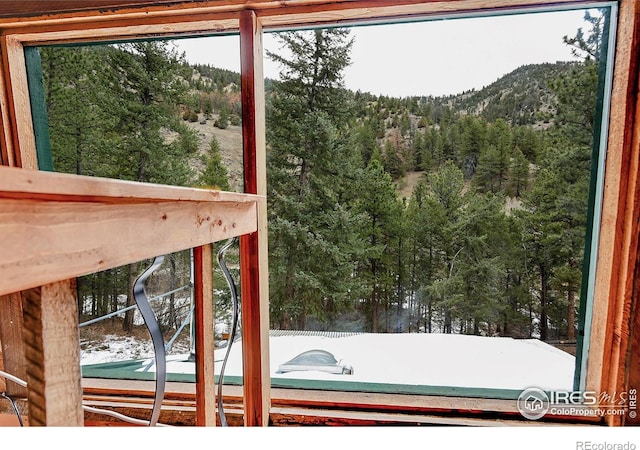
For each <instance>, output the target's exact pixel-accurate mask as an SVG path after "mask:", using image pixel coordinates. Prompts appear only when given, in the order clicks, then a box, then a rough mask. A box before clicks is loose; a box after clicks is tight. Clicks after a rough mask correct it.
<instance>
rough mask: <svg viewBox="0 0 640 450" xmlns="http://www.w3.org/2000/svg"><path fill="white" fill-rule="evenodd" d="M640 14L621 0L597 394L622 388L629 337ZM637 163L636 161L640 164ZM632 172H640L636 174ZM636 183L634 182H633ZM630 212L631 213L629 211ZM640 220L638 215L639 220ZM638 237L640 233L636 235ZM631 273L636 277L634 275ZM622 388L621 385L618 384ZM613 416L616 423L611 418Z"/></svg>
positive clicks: (595, 346)
mask: <svg viewBox="0 0 640 450" xmlns="http://www.w3.org/2000/svg"><path fill="white" fill-rule="evenodd" d="M639 14H640V7H639V5H638V3H637V2H634V1H632V0H623V1H621V2H620V11H619V24H618V30H617V39H618V42H621V43H623V44H622V45H618V46H617V49H616V57H615V66H614V78H613V90H612V94H611V118H610V121H609V141H608V145H607V147H608V149H607V159H606V167H605V179H604V192H603V205H604V206H603V209H602V218H601V229H600V238H599V242H598V261H597V269H596V280H595V292H594V299H593V313H592V319H591V326H590V333H591V335H590V340H589V348H588V356H587V373H586V389H587V390H593V391H596V392H608V393H609V394H611V393H612V392H620V390H619V389H618V390H616V388H615V386H616V385H617V384H618V385H619V377H618V376H619V373H618V365H619V361H620V358H621V357H622V358H624V355H621V351H623V349H622V346H621V343H622V340H624V339H625V337H624V331H623V329H622V323H623V322H624V320H625V319H624V317H623V316H625V315H626V316H627V319H626V320H628V313H626V312H624V311H628V304H629V301H630V299H629V298H628V297H627V298H625V296H627V294H626V293H625V291H626V290H627V289H626V288H625V285H626V284H627V283H628V277H629V276H630V274H629V267H628V260H629V258H632V260H633V259H635V258H633V256H632V254H631V253H632V252H633V251H635V250H632V249H631V247H630V243H631V236H630V235H629V233H630V232H631V233H632V232H633V228H631V229H630V228H629V221H630V220H633V218H632V216H633V214H634V213H633V207H632V205H633V204H634V202H635V201H636V199H635V198H634V194H631V195H630V193H629V189H630V188H631V189H633V188H634V187H633V186H630V184H629V183H630V176H632V172H633V171H634V170H635V171H636V172H637V167H636V169H633V168H632V167H633V165H634V164H633V163H632V161H633V159H634V156H633V155H634V154H635V155H636V156H635V158H637V157H638V156H637V151H634V150H633V145H632V142H633V135H634V130H636V132H637V129H638V119H637V117H635V108H636V99H637V71H638V46H639V35H638V29H639V26H640V25H639V24H640V21H639ZM636 166H637V165H636ZM633 176H637V174H636V175H633ZM633 183H635V182H634V181H631V184H633ZM630 214H631V215H630ZM636 220H637V218H636ZM636 238H637V237H636ZM631 276H632V275H631ZM618 387H621V386H618ZM608 420H613V421H616V420H618V419H617V418H615V417H613V416H611V417H609V419H608Z"/></svg>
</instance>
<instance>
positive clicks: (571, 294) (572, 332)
mask: <svg viewBox="0 0 640 450" xmlns="http://www.w3.org/2000/svg"><path fill="white" fill-rule="evenodd" d="M567 303H568V304H569V305H568V311H567V339H568V340H569V341H573V340H575V338H576V293H575V291H574V290H573V289H569V291H568V292H567Z"/></svg>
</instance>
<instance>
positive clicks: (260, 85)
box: [240, 11, 271, 426]
mask: <svg viewBox="0 0 640 450" xmlns="http://www.w3.org/2000/svg"><path fill="white" fill-rule="evenodd" d="M262 51H263V49H262V28H261V27H260V24H259V23H258V20H257V17H256V15H255V13H254V12H253V11H244V12H243V13H242V15H241V16H240V61H241V71H242V73H241V86H242V89H241V92H242V141H243V160H244V189H245V192H247V193H251V194H260V195H266V189H267V181H266V167H267V166H266V146H265V112H264V105H265V103H264V77H263V70H262V60H263V55H262ZM266 212H267V211H266V203H261V204H259V205H258V224H257V230H256V232H255V233H252V234H250V235H244V236H241V237H240V280H241V289H242V349H243V377H244V378H243V379H244V393H245V400H244V401H245V426H267V425H268V424H269V408H270V386H271V378H270V370H269V291H268V289H269V275H268V270H269V269H268V248H267V214H266Z"/></svg>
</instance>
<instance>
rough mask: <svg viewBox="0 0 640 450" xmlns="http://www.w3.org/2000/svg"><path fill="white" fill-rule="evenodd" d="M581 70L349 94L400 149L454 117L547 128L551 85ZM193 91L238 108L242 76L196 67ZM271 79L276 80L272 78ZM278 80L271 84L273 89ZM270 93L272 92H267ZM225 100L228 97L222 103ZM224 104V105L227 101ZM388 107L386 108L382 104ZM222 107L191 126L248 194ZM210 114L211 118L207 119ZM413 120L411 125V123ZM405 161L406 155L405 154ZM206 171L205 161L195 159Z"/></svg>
mask: <svg viewBox="0 0 640 450" xmlns="http://www.w3.org/2000/svg"><path fill="white" fill-rule="evenodd" d="M575 66H576V63H572V62H557V63H546V64H531V65H525V66H521V67H519V68H517V69H515V70H514V71H512V72H510V73H508V74H506V75H504V76H502V77H500V78H498V79H497V80H496V81H495V82H493V83H491V84H490V85H488V86H485V87H484V88H482V89H480V90H471V91H467V92H463V93H459V94H455V95H449V96H442V97H409V98H403V99H400V98H388V97H376V96H373V95H370V94H368V93H360V92H358V93H353V92H349V96H350V97H351V98H352V99H354V102H356V103H358V102H360V103H363V102H364V103H365V104H367V105H369V106H370V105H377V106H376V107H377V108H378V110H380V111H381V117H382V119H383V121H384V131H383V132H381V133H380V134H379V135H378V143H379V145H380V146H381V147H383V146H384V145H385V143H386V142H392V143H393V145H394V146H395V147H401V146H404V147H407V146H409V145H411V143H412V142H411V140H412V135H413V134H414V133H415V132H416V130H419V129H424V127H425V126H428V124H431V125H432V126H437V124H438V122H439V120H441V119H442V117H443V116H445V115H447V114H451V115H453V116H459V117H462V116H467V115H469V116H478V117H482V118H483V119H484V120H486V121H487V122H494V121H495V120H497V119H499V118H502V119H504V120H505V121H507V122H508V123H510V124H511V125H512V126H518V125H519V126H529V127H531V128H532V129H534V130H539V129H546V128H548V127H549V126H551V124H552V120H553V116H554V114H555V106H554V105H555V98H554V95H553V93H552V91H551V89H550V83H551V82H552V80H554V79H556V78H557V77H559V76H561V75H564V74H568V73H570V71H571V70H572V69H573V68H574V67H575ZM192 70H193V78H192V82H191V86H192V90H193V91H192V92H193V94H194V95H197V96H199V97H200V98H204V97H212V98H213V103H214V104H215V103H217V104H218V105H220V104H221V105H222V107H221V108H231V109H232V108H233V107H234V106H233V105H234V104H235V102H237V96H238V85H237V84H236V83H239V79H240V75H239V74H237V73H234V72H230V71H228V70H223V69H216V68H213V67H210V66H193V67H192ZM270 81H271V80H270ZM273 83H275V82H273V81H271V82H270V83H269V85H270V86H272V85H273ZM267 95H269V90H268V91H267ZM221 98H226V99H227V100H226V102H222V100H221ZM221 102H222V103H221ZM379 105H382V106H379ZM221 108H215V107H214V108H213V111H212V113H211V114H205V113H204V112H202V110H201V111H200V113H199V114H198V120H197V121H194V122H189V126H190V127H191V128H193V129H194V130H196V132H197V133H198V136H199V137H200V146H199V148H200V150H199V153H200V154H204V153H206V152H207V151H208V149H209V146H210V143H211V139H212V136H215V137H216V139H217V140H218V142H219V143H220V147H221V153H222V159H223V162H224V163H225V164H226V167H227V170H228V171H229V182H230V184H231V186H232V189H234V190H236V191H240V190H242V129H241V127H240V126H234V125H229V126H228V127H227V128H226V129H220V128H218V127H216V126H215V125H214V122H215V121H216V119H217V118H218V117H219V115H220V109H221ZM370 114H371V110H370V109H367V108H365V107H362V109H361V113H360V117H361V120H368V119H370V117H369V116H370ZM206 116H209V119H205V117H206ZM407 120H408V122H407ZM399 158H403V155H399ZM194 165H195V166H196V167H198V166H200V167H201V162H200V161H199V160H197V159H196V160H194ZM422 172H423V171H414V170H408V171H405V172H404V173H403V174H402V175H401V176H395V177H394V178H395V179H396V180H397V182H398V190H399V195H401V196H403V197H408V196H410V194H411V192H412V190H413V187H414V186H415V184H416V183H417V181H418V180H419V178H420V175H421V174H422Z"/></svg>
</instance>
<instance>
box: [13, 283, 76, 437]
mask: <svg viewBox="0 0 640 450" xmlns="http://www.w3.org/2000/svg"><path fill="white" fill-rule="evenodd" d="M24 298H25V302H24V322H25V342H26V357H27V361H28V365H27V383H28V399H29V423H30V425H33V426H82V425H83V422H84V416H83V413H82V387H81V383H80V380H81V373H80V335H79V332H78V304H77V301H76V284H75V279H72V280H67V281H65V282H58V283H53V284H49V285H45V286H41V287H38V288H35V289H31V290H29V291H27V292H25V295H24Z"/></svg>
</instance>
